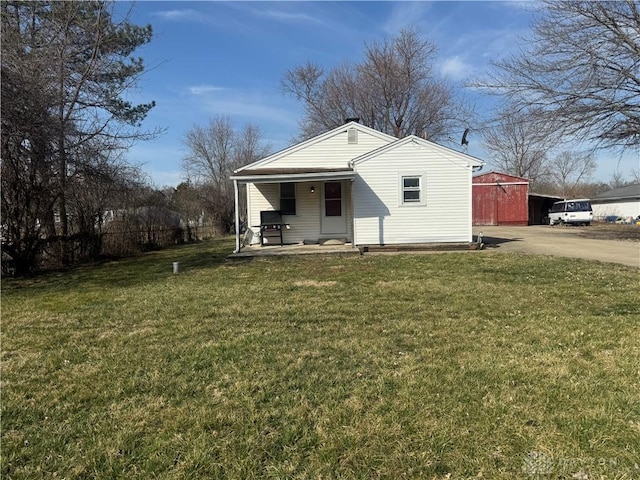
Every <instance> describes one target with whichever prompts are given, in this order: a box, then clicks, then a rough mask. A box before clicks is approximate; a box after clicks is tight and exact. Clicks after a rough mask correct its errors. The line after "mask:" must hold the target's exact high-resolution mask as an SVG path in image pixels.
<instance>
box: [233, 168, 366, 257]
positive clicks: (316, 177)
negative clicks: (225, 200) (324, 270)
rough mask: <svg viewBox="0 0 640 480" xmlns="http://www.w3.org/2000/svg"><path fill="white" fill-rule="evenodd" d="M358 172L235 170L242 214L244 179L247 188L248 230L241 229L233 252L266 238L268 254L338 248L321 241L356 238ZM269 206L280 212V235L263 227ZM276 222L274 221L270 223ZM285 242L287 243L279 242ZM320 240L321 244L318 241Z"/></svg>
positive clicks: (235, 181)
mask: <svg viewBox="0 0 640 480" xmlns="http://www.w3.org/2000/svg"><path fill="white" fill-rule="evenodd" d="M353 177H354V172H353V170H351V169H350V168H326V169H319V168H313V169H308V170H304V169H298V168H280V169H249V170H244V171H242V174H241V175H234V176H232V177H231V178H232V180H233V181H234V185H235V189H236V219H237V220H239V215H240V212H239V198H238V193H237V192H238V190H237V188H238V184H245V185H246V188H247V192H246V199H247V200H246V208H247V233H245V235H244V238H243V239H242V240H241V238H240V232H239V231H236V250H235V252H234V253H243V252H247V253H249V252H248V250H247V249H248V248H256V247H254V245H255V244H257V243H259V244H264V245H262V246H260V247H258V249H259V250H261V251H264V252H265V254H266V255H274V254H277V255H279V254H281V253H273V252H292V251H295V252H297V253H296V254H306V253H309V252H315V250H318V253H335V252H330V251H329V250H328V249H329V247H330V245H322V243H324V241H327V240H335V239H343V240H344V241H343V243H345V241H346V243H348V244H351V242H352V239H353V207H352V205H353V198H352V188H351V183H352V180H353ZM268 212H274V213H275V212H277V214H278V215H280V218H281V220H280V221H279V225H280V227H279V228H276V229H275V230H277V232H275V233H277V235H275V234H274V235H269V236H268V235H266V233H267V231H265V230H264V229H263V223H264V222H263V216H266V214H267V213H268ZM272 223H273V222H269V226H271V224H272ZM236 225H238V222H236ZM263 233H264V235H263ZM274 237H275V238H274ZM281 242H282V243H284V246H280V243H281ZM315 243H319V244H320V245H313V244H315ZM331 246H332V247H340V249H344V248H345V247H344V246H340V245H331ZM305 247H311V248H305ZM274 248H276V250H273V249H274ZM252 252H253V254H252V255H250V256H256V251H255V250H252ZM356 253H357V250H356ZM283 254H289V253H283ZM291 254H294V253H291Z"/></svg>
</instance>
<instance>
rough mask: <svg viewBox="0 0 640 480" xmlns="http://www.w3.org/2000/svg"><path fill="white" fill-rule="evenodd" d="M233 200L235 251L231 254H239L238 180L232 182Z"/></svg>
mask: <svg viewBox="0 0 640 480" xmlns="http://www.w3.org/2000/svg"><path fill="white" fill-rule="evenodd" d="M233 200H234V203H235V210H236V249H235V250H234V251H233V253H238V252H240V198H239V194H238V180H235V179H234V180H233Z"/></svg>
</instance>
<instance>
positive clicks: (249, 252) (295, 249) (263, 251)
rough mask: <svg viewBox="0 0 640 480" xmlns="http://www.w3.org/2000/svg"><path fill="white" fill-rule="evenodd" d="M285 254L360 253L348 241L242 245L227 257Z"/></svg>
mask: <svg viewBox="0 0 640 480" xmlns="http://www.w3.org/2000/svg"><path fill="white" fill-rule="evenodd" d="M286 255H360V250H358V249H357V248H356V247H354V246H353V245H351V244H350V243H347V244H344V245H301V244H296V245H284V246H280V245H265V246H263V247H261V246H260V245H251V246H246V247H243V248H242V249H241V250H240V251H239V252H238V253H232V254H231V255H228V256H227V258H228V259H230V260H239V259H247V258H257V257H279V256H286Z"/></svg>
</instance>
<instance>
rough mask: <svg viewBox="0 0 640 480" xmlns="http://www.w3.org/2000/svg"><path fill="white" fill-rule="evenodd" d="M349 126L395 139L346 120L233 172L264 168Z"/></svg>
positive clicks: (375, 135) (339, 132)
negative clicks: (337, 125)
mask: <svg viewBox="0 0 640 480" xmlns="http://www.w3.org/2000/svg"><path fill="white" fill-rule="evenodd" d="M349 128H355V129H357V130H358V131H360V132H363V133H367V134H369V135H372V136H374V137H377V138H380V139H381V140H385V141H387V142H393V141H395V140H396V138H395V137H394V136H392V135H387V134H386V133H383V132H380V131H378V130H374V129H373V128H370V127H367V126H365V125H362V124H360V123H357V122H348V123H345V124H344V125H340V126H339V127H336V128H334V129H333V130H329V131H328V132H325V133H322V134H320V135H317V136H315V137H312V138H310V139H308V140H305V141H304V142H301V143H296V144H295V145H292V146H290V147H287V148H285V149H284V150H280V151H279V152H276V153H273V154H271V155H269V156H268V157H265V158H263V159H261V160H258V161H256V162H253V163H250V164H248V165H245V166H243V167H240V168H238V169H237V170H234V173H239V172H242V171H243V170H246V169H255V168H258V167H259V168H264V167H265V166H267V165H268V164H270V163H272V162H275V161H277V160H279V159H281V158H283V157H286V156H287V155H291V154H292V153H295V152H297V151H299V150H303V149H305V148H308V147H310V146H312V145H315V144H317V143H320V142H322V141H324V140H327V139H329V138H331V137H334V136H336V135H339V134H341V133H344V132H346V131H347V130H348V129H349Z"/></svg>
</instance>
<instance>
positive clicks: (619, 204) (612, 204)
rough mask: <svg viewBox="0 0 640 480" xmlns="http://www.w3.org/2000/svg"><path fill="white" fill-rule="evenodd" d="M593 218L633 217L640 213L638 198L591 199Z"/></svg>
mask: <svg viewBox="0 0 640 480" xmlns="http://www.w3.org/2000/svg"><path fill="white" fill-rule="evenodd" d="M591 208H593V218H594V220H602V219H604V218H605V217H609V216H617V217H624V218H627V217H633V218H636V217H637V216H638V215H640V200H626V201H625V200H611V201H608V202H607V201H603V200H591Z"/></svg>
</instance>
